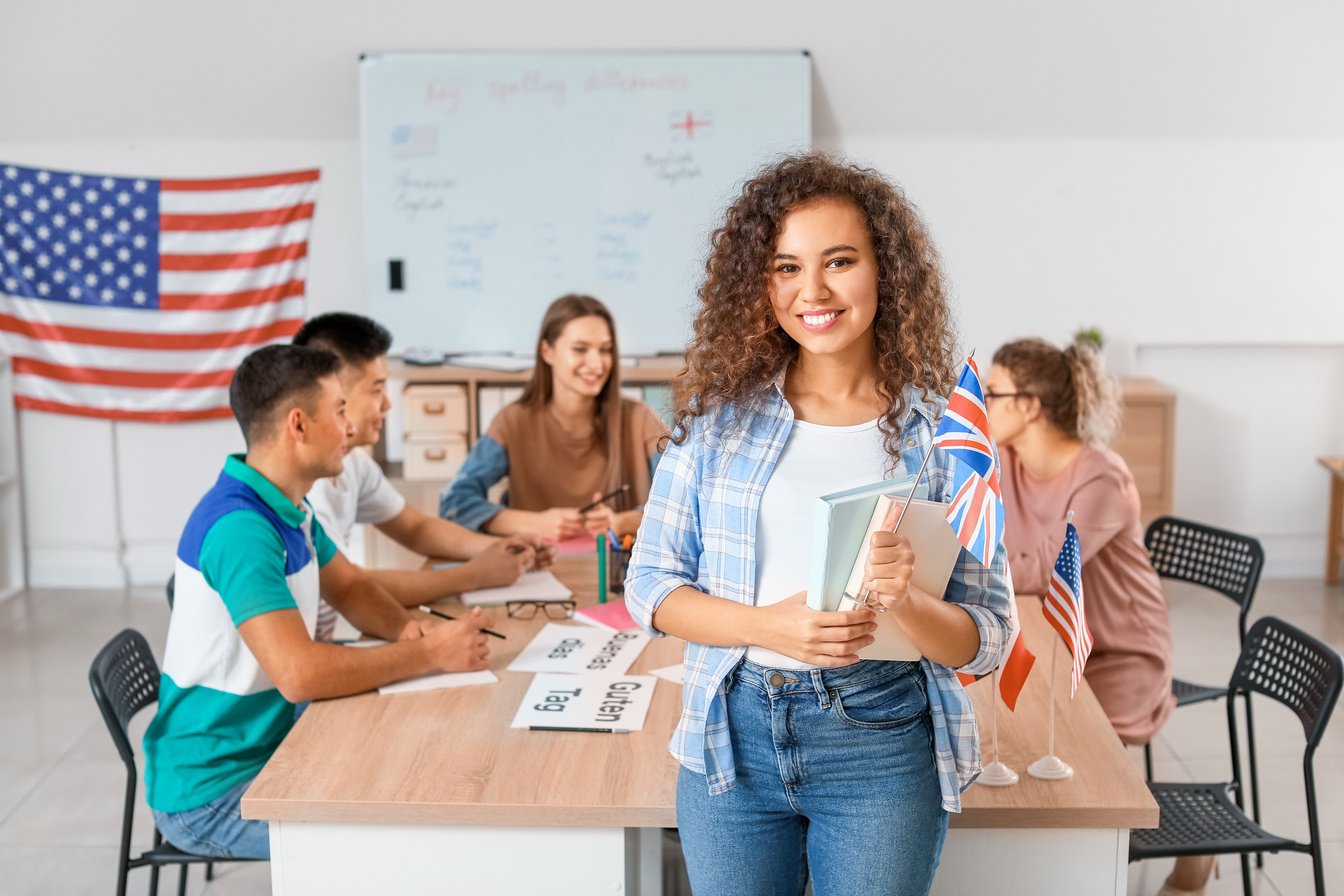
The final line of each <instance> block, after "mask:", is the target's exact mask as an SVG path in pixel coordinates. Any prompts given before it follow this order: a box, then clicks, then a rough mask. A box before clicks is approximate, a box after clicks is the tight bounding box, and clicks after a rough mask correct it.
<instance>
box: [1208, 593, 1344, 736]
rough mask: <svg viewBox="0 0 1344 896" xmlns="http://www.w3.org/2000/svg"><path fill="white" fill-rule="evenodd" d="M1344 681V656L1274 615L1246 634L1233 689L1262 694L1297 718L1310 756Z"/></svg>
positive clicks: (1232, 683)
mask: <svg viewBox="0 0 1344 896" xmlns="http://www.w3.org/2000/svg"><path fill="white" fill-rule="evenodd" d="M1342 682H1344V658H1341V657H1340V655H1339V652H1338V651H1336V650H1334V649H1332V648H1330V647H1329V646H1327V645H1326V644H1324V643H1322V642H1321V641H1320V640H1318V639H1316V638H1314V637H1312V636H1311V635H1309V634H1307V633H1306V632H1304V631H1302V630H1301V629H1299V628H1297V627H1295V626H1292V625H1289V624H1288V623H1287V622H1284V621H1283V620H1282V619H1278V618H1276V617H1274V616H1265V617H1263V618H1261V619H1257V620H1256V622H1255V625H1253V626H1252V627H1251V630H1250V632H1249V633H1248V634H1247V635H1246V643H1245V644H1243V645H1242V648H1241V656H1240V658H1238V660H1237V667H1236V668H1235V669H1233V670H1232V680H1231V682H1230V683H1229V684H1228V688H1229V690H1232V691H1236V692H1240V691H1250V692H1254V693H1257V694H1264V695H1265V696H1266V697H1270V698H1272V699H1274V700H1277V701H1278V702H1280V703H1282V704H1283V705H1284V706H1286V707H1288V708H1289V709H1291V710H1292V711H1293V712H1294V713H1296V714H1297V717H1298V719H1299V720H1300V721H1301V722H1302V730H1303V732H1304V733H1305V734H1306V736H1307V755H1308V756H1310V755H1311V753H1312V752H1314V751H1315V749H1316V745H1317V744H1318V743H1320V741H1321V735H1323V734H1324V733H1325V726H1326V723H1328V722H1329V721H1330V713H1331V712H1332V711H1333V710H1334V708H1335V702H1336V701H1337V700H1338V699H1339V691H1340V687H1341V683H1342Z"/></svg>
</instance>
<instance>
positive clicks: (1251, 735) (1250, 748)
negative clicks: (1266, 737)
mask: <svg viewBox="0 0 1344 896" xmlns="http://www.w3.org/2000/svg"><path fill="white" fill-rule="evenodd" d="M1246 759H1247V762H1248V765H1249V768H1248V771H1249V772H1250V777H1251V818H1253V819H1255V823H1256V824H1259V823H1260V774H1259V770H1258V767H1257V765H1256V761H1255V726H1254V724H1253V723H1252V722H1251V695H1250V694H1249V693H1247V694H1246ZM1255 867H1257V868H1264V867H1265V854H1264V853H1262V852H1258V853H1256V854H1255Z"/></svg>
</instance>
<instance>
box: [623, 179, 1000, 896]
mask: <svg viewBox="0 0 1344 896" xmlns="http://www.w3.org/2000/svg"><path fill="white" fill-rule="evenodd" d="M699 295H700V308H699V312H698V314H697V316H696V320H695V329H694V336H693V339H692V341H691V345H690V346H689V348H688V350H687V357H686V370H685V371H684V372H683V373H682V374H681V375H680V376H679V377H678V378H677V379H676V381H675V383H674V386H675V395H676V412H675V414H676V416H675V426H674V430H673V436H672V439H671V443H670V444H669V445H668V447H667V449H666V451H665V452H664V455H663V459H662V463H661V464H660V465H659V467H658V470H657V472H656V474H655V476H654V481H653V485H652V488H651V491H650V497H649V502H648V504H647V506H646V508H645V515H644V521H643V524H642V525H641V528H640V534H639V539H638V540H637V542H636V548H635V554H634V557H633V558H632V561H631V570H630V576H629V578H628V579H627V582H626V593H627V595H628V598H629V601H628V602H629V604H630V607H631V612H632V614H633V615H634V616H635V618H636V619H637V620H638V621H639V622H640V623H641V625H642V626H643V627H644V628H645V629H647V630H648V631H650V632H651V633H653V634H654V635H656V636H657V635H663V634H671V635H675V636H677V637H680V638H683V639H685V640H686V642H687V646H686V662H685V666H686V681H685V684H684V686H683V690H682V699H683V712H682V717H681V721H680V723H679V724H678V727H677V730H676V733H675V734H674V735H673V738H672V742H671V744H670V748H671V750H672V753H673V755H675V756H676V758H677V760H678V761H679V762H680V764H681V772H680V777H679V780H678V789H677V818H678V824H679V827H680V830H681V838H682V844H683V848H684V852H685V855H686V863H687V867H688V869H689V871H690V877H691V883H692V886H693V889H694V890H695V892H696V893H697V894H718V893H724V894H727V893H732V894H762V896H764V894H771V896H774V894H787V893H799V894H801V893H802V892H803V890H804V887H805V886H806V884H807V881H808V878H809V876H810V877H811V879H812V882H813V887H814V890H815V892H816V894H817V896H828V894H842V893H843V894H850V893H884V894H907V893H913V894H918V893H926V892H928V889H929V887H930V885H931V883H932V880H933V875H934V871H935V869H936V868H937V865H938V856H939V854H940V852H941V850H942V844H943V838H944V835H945V833H946V829H947V813H948V812H955V811H959V810H960V793H961V791H962V790H963V789H964V788H965V787H966V786H967V785H969V784H970V782H971V781H972V780H973V779H974V778H975V776H976V774H977V773H978V772H979V768H980V751H979V742H978V738H977V735H976V729H975V719H974V716H973V714H972V712H971V708H970V703H969V701H968V700H967V698H966V694H965V692H964V691H963V689H962V687H961V685H960V684H959V683H958V682H957V680H956V676H955V674H954V670H957V669H960V670H963V671H966V672H972V673H983V672H989V671H990V670H991V669H992V668H994V667H995V666H996V665H997V664H998V662H999V660H1000V658H1001V656H1002V654H1003V652H1004V649H1005V647H1006V639H1007V636H1008V632H1009V605H1010V597H1009V593H1008V586H1007V576H1006V566H1005V561H1004V555H1003V550H1002V549H1000V550H999V551H998V552H997V553H996V555H995V557H994V559H993V562H992V564H991V566H990V568H988V569H986V568H984V567H982V566H980V565H979V564H978V563H976V561H975V560H974V558H972V557H971V556H970V555H969V554H968V553H966V552H963V553H962V555H961V557H960V559H959V561H958V563H957V565H956V568H955V570H954V572H953V575H952V580H951V582H950V583H949V585H948V587H947V591H946V593H945V594H926V593H923V592H921V591H920V590H919V589H917V588H915V587H913V586H912V585H910V575H911V570H912V568H913V564H914V562H915V558H914V555H913V553H912V551H911V549H910V545H909V542H908V540H906V539H905V538H904V537H903V536H896V535H892V534H889V533H879V534H878V535H875V536H874V537H873V540H872V544H871V547H870V548H869V550H868V554H867V564H868V567H867V573H868V580H869V583H870V585H871V586H872V588H873V590H874V591H875V592H876V593H877V594H878V596H879V600H880V602H881V604H882V607H883V609H884V611H886V612H890V613H892V614H893V615H894V616H895V618H896V619H897V620H898V621H899V622H900V624H901V625H902V626H903V627H904V629H905V631H906V634H907V635H909V637H910V639H911V641H912V642H913V643H914V644H915V646H916V647H918V648H919V650H920V652H921V653H922V654H923V659H921V660H919V661H916V662H879V661H869V660H860V658H859V656H858V653H859V651H860V650H862V649H863V648H864V647H866V646H867V645H868V644H870V643H872V635H871V634H870V633H871V632H872V631H873V630H874V628H875V622H874V619H875V616H874V615H873V612H872V611H870V610H855V611H850V612H815V611H813V610H811V609H809V608H808V607H807V606H806V603H805V601H806V592H805V591H804V590H803V589H804V588H805V586H806V582H807V578H808V563H809V557H810V556H811V552H812V545H811V533H812V516H813V512H814V505H815V503H816V499H817V497H818V496H819V495H823V494H826V493H829V492H833V491H837V490H840V489H844V488H849V487H853V486H859V485H865V484H869V483H872V482H875V481H878V480H881V479H883V478H891V477H898V476H913V475H914V474H915V472H916V471H917V470H918V469H919V466H920V464H921V462H922V461H923V459H924V456H925V454H926V452H927V451H928V450H929V445H930V440H931V439H932V436H933V432H934V429H935V427H936V421H937V419H938V416H939V414H940V412H941V407H942V405H941V398H940V396H941V395H943V394H945V393H947V392H949V391H950V390H951V387H952V384H953V382H954V379H955V377H954V371H953V334H952V327H951V322H950V315H949V312H948V308H947V299H946V296H945V294H944V290H943V284H942V277H941V273H940V270H939V262H938V257H937V253H936V252H935V251H934V249H933V246H932V245H931V243H930V241H929V238H928V235H927V234H926V233H925V230H924V226H923V224H922V223H921V221H920V219H919V217H918V215H917V214H916V212H915V210H914V208H913V207H912V206H911V205H910V204H909V203H908V202H907V201H906V200H905V198H904V197H903V196H902V195H901V193H900V192H899V191H898V190H897V189H896V188H895V187H893V186H892V185H891V184H890V183H888V182H887V181H886V180H884V179H883V178H882V177H881V176H880V175H879V174H877V173H876V172H874V171H871V170H866V169H862V168H858V167H855V166H852V165H848V164H844V163H841V162H838V161H834V160H832V159H830V158H828V157H826V156H824V155H820V154H808V155H801V156H794V157H789V158H785V159H783V160H782V161H780V162H778V163H776V164H774V165H772V166H770V167H768V168H766V169H765V170H763V171H762V172H761V173H760V174H758V175H757V176H756V177H755V178H753V179H752V180H750V181H748V182H747V183H746V185H745V187H744V188H743V191H742V194H741V196H739V197H738V198H737V199H736V200H735V201H734V202H733V203H732V205H731V206H730V207H729V208H728V210H727V213H726V216H725V219H724V222H723V225H722V226H721V227H719V228H718V229H717V230H716V231H715V232H714V235H713V237H712V239H711V247H710V256H709V260H708V262H707V265H706V276H705V280H704V283H703V284H702V286H701V288H700V292H699ZM953 464H954V462H953V461H951V460H950V459H949V458H947V457H946V455H944V454H943V452H936V453H935V454H934V456H933V457H932V459H931V460H930V462H929V466H928V468H927V470H926V471H925V483H926V484H927V485H928V488H929V493H930V496H931V497H932V498H933V499H935V500H942V501H948V500H950V498H951V484H952V481H953V474H954V466H953Z"/></svg>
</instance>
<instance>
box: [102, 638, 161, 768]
mask: <svg viewBox="0 0 1344 896" xmlns="http://www.w3.org/2000/svg"><path fill="white" fill-rule="evenodd" d="M89 687H90V688H92V689H93V699H94V700H95V701H97V703H98V709H99V710H101V711H102V713H103V721H104V722H106V723H107V730H108V733H109V734H111V735H112V741H113V743H115V744H116V745H117V752H118V753H120V754H121V759H122V761H123V762H125V763H126V767H127V768H128V769H129V770H130V772H131V773H132V774H134V772H135V751H134V749H132V747H131V739H130V735H129V734H128V733H127V730H126V728H127V726H128V725H129V724H130V721H131V719H132V718H133V717H134V716H135V714H136V713H137V712H139V711H140V710H142V709H144V708H145V707H146V706H149V705H150V704H151V703H154V702H155V701H157V700H158V699H159V666H158V664H157V663H156V662H154V654H153V652H151V651H150V649H149V643H148V642H147V641H145V637H144V635H142V634H140V633H139V632H138V631H136V630H135V629H132V628H128V629H125V630H123V631H122V632H121V634H119V635H117V636H116V637H115V638H113V639H112V640H111V641H108V642H107V644H106V645H105V646H104V647H103V649H102V650H100V651H98V655H97V656H96V657H94V658H93V663H92V665H90V666H89Z"/></svg>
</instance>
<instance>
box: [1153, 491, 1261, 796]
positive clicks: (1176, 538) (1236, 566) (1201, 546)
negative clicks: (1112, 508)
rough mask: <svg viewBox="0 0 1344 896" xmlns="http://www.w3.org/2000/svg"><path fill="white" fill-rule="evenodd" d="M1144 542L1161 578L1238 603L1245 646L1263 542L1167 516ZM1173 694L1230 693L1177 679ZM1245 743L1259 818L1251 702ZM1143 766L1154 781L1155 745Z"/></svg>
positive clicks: (1188, 700) (1198, 698) (1185, 697)
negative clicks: (1183, 583) (1248, 617)
mask: <svg viewBox="0 0 1344 896" xmlns="http://www.w3.org/2000/svg"><path fill="white" fill-rule="evenodd" d="M1143 543H1144V546H1145V547H1147V549H1148V555H1149V558H1150V559H1151V561H1152V564H1153V568H1154V569H1156V570H1157V574H1158V575H1159V576H1161V577H1162V578H1164V579H1177V580H1179V581H1182V582H1190V583H1192V584H1195V585H1201V586H1203V587H1205V588H1210V589H1212V590H1214V591H1216V592H1218V593H1219V594H1221V595H1223V596H1224V597H1226V598H1227V599H1228V600H1230V601H1232V602H1233V603H1235V604H1236V605H1237V606H1238V607H1239V611H1238V614H1237V638H1238V641H1237V643H1238V644H1244V643H1245V642H1246V617H1247V614H1248V613H1249V612H1250V609H1251V601H1252V600H1253V599H1254V598H1255V589H1256V586H1257V585H1259V584H1260V570H1261V569H1262V568H1263V567H1264V564H1265V552H1264V549H1263V548H1262V547H1260V542H1259V541H1257V540H1255V539H1254V538H1251V537H1249V536H1246V535H1238V534H1237V533H1235V532H1228V531H1226V530H1225V529H1215V528H1214V527H1212V526H1205V525H1203V524H1201V523H1193V522H1190V521H1189V520H1183V519H1178V518H1176V517H1171V516H1163V517H1158V518H1157V519H1155V520H1153V521H1152V523H1150V524H1149V525H1148V530H1147V531H1146V532H1145V533H1144V535H1143ZM1171 690H1172V693H1174V694H1175V695H1176V705H1177V706H1178V707H1181V706H1189V705H1190V704H1192V703H1203V702H1205V701H1207V700H1219V699H1221V698H1223V697H1226V696H1227V689H1226V688H1224V687H1222V686H1221V685H1202V684H1194V683H1193V682H1189V681H1184V680H1182V679H1179V678H1177V679H1173V680H1172V682H1171ZM1246 739H1247V742H1248V744H1249V750H1248V753H1247V759H1248V763H1249V766H1250V785H1251V788H1250V789H1251V806H1252V811H1253V813H1254V816H1255V818H1256V819H1259V818H1260V785H1259V780H1258V777H1257V768H1256V761H1255V733H1254V730H1253V727H1252V721H1251V703H1250V699H1249V698H1248V699H1247V701H1246ZM1143 764H1144V769H1145V771H1146V772H1147V777H1148V780H1149V781H1151V780H1153V748H1152V745H1151V744H1145V745H1144V747H1143Z"/></svg>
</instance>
